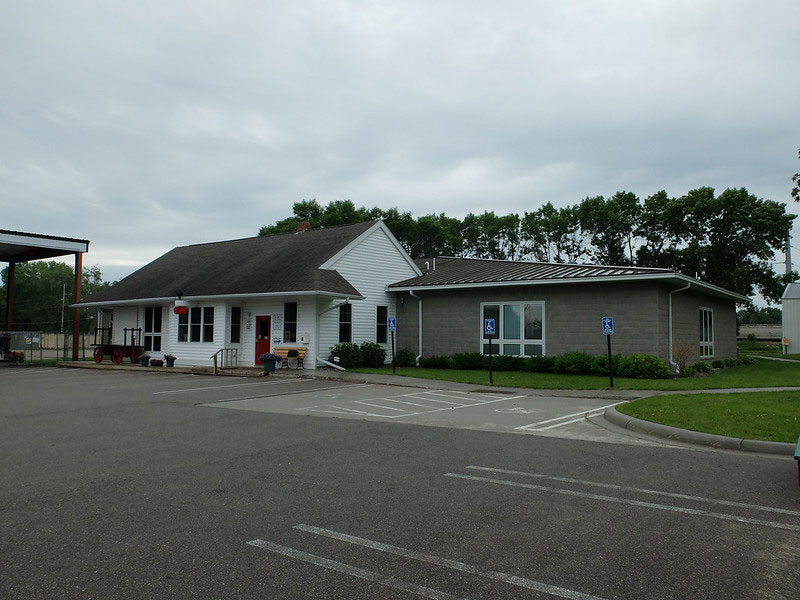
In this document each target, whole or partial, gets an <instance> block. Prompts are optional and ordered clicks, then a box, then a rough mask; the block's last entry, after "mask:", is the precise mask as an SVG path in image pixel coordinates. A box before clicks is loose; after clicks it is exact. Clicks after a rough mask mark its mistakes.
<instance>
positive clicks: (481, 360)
mask: <svg viewBox="0 0 800 600" xmlns="http://www.w3.org/2000/svg"><path fill="white" fill-rule="evenodd" d="M487 360H488V358H487V357H485V356H484V355H483V354H481V353H480V352H458V353H456V354H453V368H455V369H463V370H473V371H474V370H480V369H485V368H486V361H487Z"/></svg>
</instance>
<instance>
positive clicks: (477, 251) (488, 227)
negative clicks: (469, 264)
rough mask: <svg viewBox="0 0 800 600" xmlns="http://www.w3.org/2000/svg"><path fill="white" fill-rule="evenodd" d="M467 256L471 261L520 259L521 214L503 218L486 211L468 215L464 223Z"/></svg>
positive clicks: (465, 252) (463, 230)
mask: <svg viewBox="0 0 800 600" xmlns="http://www.w3.org/2000/svg"><path fill="white" fill-rule="evenodd" d="M461 238H462V239H463V241H464V250H463V252H464V255H465V256H468V257H471V258H494V259H500V260H503V259H518V258H521V255H522V247H521V245H520V221H519V215H516V214H510V215H501V216H498V215H496V214H494V212H490V211H486V212H484V213H483V214H482V215H475V214H472V213H470V214H468V215H467V216H466V217H464V220H463V221H462V222H461Z"/></svg>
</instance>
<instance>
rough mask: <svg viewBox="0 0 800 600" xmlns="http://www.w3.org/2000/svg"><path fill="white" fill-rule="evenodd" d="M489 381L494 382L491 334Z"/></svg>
mask: <svg viewBox="0 0 800 600" xmlns="http://www.w3.org/2000/svg"><path fill="white" fill-rule="evenodd" d="M489 383H494V378H493V377H492V336H491V335H489Z"/></svg>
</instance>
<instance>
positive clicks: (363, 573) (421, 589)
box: [247, 540, 458, 600]
mask: <svg viewBox="0 0 800 600" xmlns="http://www.w3.org/2000/svg"><path fill="white" fill-rule="evenodd" d="M247 543H248V544H250V545H251V546H255V547H256V548H261V549H262V550H269V551H270V552H274V553H276V554H282V555H283V556H288V557H289V558H295V559H297V560H302V561H303V562H307V563H310V564H312V565H317V566H318V567H324V568H326V569H330V570H332V571H338V572H339V573H344V574H345V575H350V576H352V577H358V578H359V579H366V580H367V581H373V582H375V583H377V584H379V585H382V586H384V587H388V588H393V589H395V590H401V591H403V592H410V593H412V594H414V595H416V596H421V597H423V598H432V599H433V600H457V598H458V597H457V596H453V595H452V594H448V593H447V592H442V591H440V590H435V589H433V588H428V587H425V586H422V585H417V584H415V583H409V582H407V581H403V580H402V579H397V578H396V577H391V576H389V575H381V574H380V573H376V572H374V571H368V570H366V569H362V568H360V567H355V566H353V565H348V564H346V563H342V562H339V561H337V560H331V559H329V558H324V557H322V556H317V555H315V554H309V553H308V552H303V551H302V550H295V549H294V548H289V547H288V546H281V545H280V544H275V543H273V542H267V541H265V540H252V541H250V542H247Z"/></svg>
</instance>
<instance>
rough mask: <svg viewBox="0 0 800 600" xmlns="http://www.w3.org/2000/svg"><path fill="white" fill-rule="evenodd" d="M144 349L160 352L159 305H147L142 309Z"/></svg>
mask: <svg viewBox="0 0 800 600" xmlns="http://www.w3.org/2000/svg"><path fill="white" fill-rule="evenodd" d="M144 349H145V351H146V352H161V307H160V306H147V307H145V309H144Z"/></svg>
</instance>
